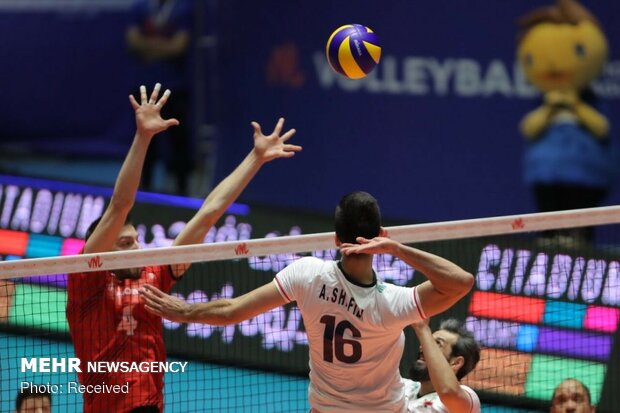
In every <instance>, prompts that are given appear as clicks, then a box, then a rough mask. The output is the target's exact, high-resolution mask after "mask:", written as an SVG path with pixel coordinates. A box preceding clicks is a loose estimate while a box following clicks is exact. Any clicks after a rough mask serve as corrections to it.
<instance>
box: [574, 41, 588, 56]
mask: <svg viewBox="0 0 620 413" xmlns="http://www.w3.org/2000/svg"><path fill="white" fill-rule="evenodd" d="M575 54H576V55H577V56H579V57H584V56H585V55H586V47H585V46H584V45H582V44H581V43H577V44H575Z"/></svg>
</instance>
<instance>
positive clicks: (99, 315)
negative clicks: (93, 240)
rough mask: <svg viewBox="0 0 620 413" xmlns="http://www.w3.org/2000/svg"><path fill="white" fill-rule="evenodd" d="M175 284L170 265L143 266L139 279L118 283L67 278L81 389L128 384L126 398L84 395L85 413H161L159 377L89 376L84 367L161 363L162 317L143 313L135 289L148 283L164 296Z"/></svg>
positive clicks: (87, 276)
mask: <svg viewBox="0 0 620 413" xmlns="http://www.w3.org/2000/svg"><path fill="white" fill-rule="evenodd" d="M174 282H175V279H174V277H173V275H172V272H171V270H170V267H169V266H159V267H144V268H142V269H141V272H140V278H138V279H135V280H131V279H124V280H118V279H117V278H116V277H115V276H114V275H113V274H112V272H110V271H103V272H92V273H78V274H70V275H69V277H68V284H67V293H68V294H67V295H68V299H67V320H68V321H69V331H70V332H71V338H72V340H73V346H74V348H75V354H76V356H77V357H78V358H79V359H80V368H81V370H82V372H81V373H78V378H79V381H80V383H81V384H82V385H98V384H103V383H104V382H105V384H106V385H117V384H118V385H125V384H129V393H128V394H123V393H111V392H108V393H94V392H85V393H83V397H84V412H85V413H96V412H105V413H112V412H114V413H125V412H128V411H130V410H131V409H134V408H136V407H140V406H150V405H157V406H159V408H160V410H162V411H163V404H164V399H163V387H164V373H142V372H127V373H125V372H108V373H93V372H89V371H88V369H87V367H88V366H87V363H88V362H89V361H90V362H98V361H106V362H110V361H113V362H122V361H124V362H130V363H131V362H153V361H161V362H163V361H166V349H165V347H164V340H163V328H162V321H161V317H158V316H156V315H154V314H152V313H150V312H148V311H147V310H146V309H145V308H144V303H143V300H142V298H141V297H140V293H139V289H140V287H142V286H143V285H144V284H146V283H148V284H151V285H154V286H156V287H157V288H159V289H161V290H162V291H165V292H168V291H170V288H171V287H172V285H173V284H174Z"/></svg>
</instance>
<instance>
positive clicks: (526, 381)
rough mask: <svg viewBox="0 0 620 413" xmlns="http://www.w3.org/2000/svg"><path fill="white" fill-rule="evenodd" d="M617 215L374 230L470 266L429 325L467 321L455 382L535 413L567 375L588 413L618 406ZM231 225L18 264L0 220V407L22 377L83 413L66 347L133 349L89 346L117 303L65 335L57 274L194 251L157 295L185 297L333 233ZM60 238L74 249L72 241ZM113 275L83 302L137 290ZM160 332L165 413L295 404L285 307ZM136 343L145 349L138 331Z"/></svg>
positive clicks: (144, 263)
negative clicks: (464, 370)
mask: <svg viewBox="0 0 620 413" xmlns="http://www.w3.org/2000/svg"><path fill="white" fill-rule="evenodd" d="M619 223H620V207H605V208H594V209H587V210H574V211H563V212H557V213H541V214H528V215H519V216H508V217H496V218H485V219H476V220H466V221H453V222H445V223H433V224H420V225H405V226H395V227H389V228H387V230H388V234H389V236H390V237H391V238H393V239H396V240H398V241H401V242H403V243H407V244H410V245H413V246H415V247H417V248H421V249H423V250H426V251H429V252H432V253H435V254H437V255H440V256H443V257H445V258H447V259H449V260H451V261H453V262H455V263H457V264H458V265H460V266H461V267H463V268H464V269H466V270H467V271H469V272H471V273H472V274H474V275H475V277H476V283H475V286H474V288H473V290H472V292H471V293H470V294H469V295H468V296H467V297H465V298H464V299H463V300H461V301H460V302H459V303H457V305H455V306H454V307H453V308H452V309H450V310H449V311H447V312H445V313H444V314H442V315H440V316H437V317H435V319H434V320H432V321H431V326H432V327H434V328H436V327H437V326H438V324H439V322H440V321H441V320H442V319H445V318H448V317H456V318H458V319H460V320H463V321H464V322H466V325H467V327H468V328H469V329H470V330H471V331H472V332H473V333H474V335H475V337H476V339H477V340H478V341H479V342H480V344H481V346H482V348H483V352H482V359H481V361H480V363H479V365H478V366H477V368H476V369H475V370H474V372H472V373H471V374H470V375H469V376H468V377H466V378H465V379H464V383H465V384H468V385H469V386H470V387H472V388H474V389H475V390H476V391H477V392H478V393H479V394H480V396H481V399H482V400H483V402H485V403H490V404H495V405H504V406H512V407H514V406H517V407H519V406H520V407H521V408H522V410H517V409H515V410H514V411H545V409H546V408H547V407H548V404H547V402H548V401H549V400H550V399H551V395H552V391H553V389H554V388H555V386H556V385H557V384H558V383H559V382H560V381H562V380H563V379H565V378H567V377H574V378H577V379H579V380H581V381H582V382H584V383H586V384H587V385H588V386H589V388H590V391H591V394H592V399H593V401H594V402H595V403H596V404H598V406H599V407H598V409H597V411H600V412H606V411H609V412H611V411H613V410H612V408H613V407H614V406H618V405H620V394H618V392H617V391H614V390H617V388H618V387H619V386H620V339H619V333H618V331H617V329H618V324H619V321H620V232H619V231H618V224H619ZM584 228H586V229H585V230H584ZM235 231H236V236H235V237H233V239H235V240H234V241H227V242H210V243H206V244H201V245H192V246H182V247H166V248H157V249H145V250H140V251H125V252H110V253H101V254H84V255H67V256H63V257H50V258H37V259H21V260H18V259H15V257H13V256H11V255H10V254H8V253H7V252H5V251H8V250H10V249H11V248H14V243H15V242H17V241H16V239H15V238H12V239H11V240H10V241H7V239H6V237H4V238H3V234H2V233H1V232H0V251H2V252H1V253H2V254H4V256H3V259H4V261H3V262H0V371H1V373H0V374H1V383H0V411H11V410H12V408H13V403H14V400H15V397H16V395H17V393H18V392H19V391H20V389H24V388H26V387H30V388H31V390H34V391H35V392H37V391H39V390H43V391H49V392H51V393H52V403H53V411H54V412H74V411H82V409H83V397H84V395H83V394H82V393H83V392H84V391H86V390H88V391H90V392H92V391H94V390H95V389H93V388H90V389H84V388H81V387H80V384H82V385H84V384H89V383H80V382H79V380H78V377H77V372H76V371H75V369H72V365H71V363H72V360H74V359H75V358H76V346H78V345H79V346H81V349H82V351H92V352H94V353H97V354H99V355H100V356H101V357H100V359H102V360H106V361H133V360H134V359H135V360H140V357H142V356H143V354H142V353H141V354H135V355H133V354H129V355H128V354H123V355H118V354H116V353H115V351H114V350H115V349H114V348H100V346H99V344H97V340H99V339H100V338H101V337H102V335H103V334H105V333H113V332H116V333H118V334H119V335H121V334H126V336H123V337H122V340H125V339H133V340H138V341H139V340H140V339H141V338H140V337H136V335H135V334H138V335H139V333H136V332H139V331H141V330H140V329H139V328H138V327H137V324H135V323H141V322H143V321H144V320H142V319H141V317H142V315H141V313H140V312H139V311H138V312H136V310H132V309H131V308H132V307H130V310H129V312H128V313H127V314H125V313H122V314H123V316H122V317H121V319H120V321H122V322H118V320H116V321H115V320H109V319H94V320H92V322H90V323H89V324H88V325H86V326H85V325H81V329H80V332H79V334H80V337H81V338H80V340H81V341H80V344H77V343H75V342H73V341H72V339H71V336H70V334H69V324H68V321H67V313H66V306H67V275H66V274H67V273H84V275H83V276H82V277H83V278H84V280H85V281H86V282H87V284H84V285H86V287H83V288H84V291H83V292H84V294H85V297H86V298H87V299H91V300H92V297H91V296H89V295H88V294H87V291H86V290H88V288H90V287H89V285H90V284H89V283H91V282H92V283H93V285H95V284H96V283H97V282H98V281H97V280H98V279H101V274H102V271H114V270H118V269H124V268H142V267H145V268H147V277H148V276H153V277H158V276H163V275H165V274H160V273H159V271H166V270H161V269H160V268H162V267H161V266H163V268H168V267H169V266H175V265H177V264H182V263H193V264H192V266H191V268H190V269H189V270H188V271H187V272H186V273H185V275H184V276H183V278H182V279H181V280H180V281H178V282H177V283H176V284H175V285H174V286H173V287H172V289H171V291H172V293H173V295H176V296H178V297H180V298H183V299H185V300H187V301H189V302H206V301H211V300H216V299H218V298H230V297H235V296H239V295H241V294H244V293H246V292H248V291H250V290H252V289H254V288H256V287H259V286H261V285H263V284H265V283H268V282H270V281H271V280H272V279H273V277H274V275H275V274H276V273H277V272H278V271H280V270H281V269H283V268H284V267H286V266H287V265H288V264H290V263H291V262H293V261H294V260H296V259H298V258H299V257H302V256H306V255H314V256H316V257H319V258H323V259H338V253H337V250H336V249H335V247H334V235H333V233H318V234H309V235H302V234H299V235H291V236H283V237H270V238H266V239H246V238H248V237H247V236H244V235H243V234H242V233H243V231H244V228H243V227H240V226H239V225H237V226H236V227H235ZM224 239H225V238H224ZM229 239H231V238H229ZM214 240H215V238H213V239H211V240H210V241H214ZM30 242H34V241H32V240H30ZM37 242H39V243H41V242H43V241H41V240H39V241H37ZM73 243H74V244H75V245H73V248H75V249H76V250H79V248H80V247H81V245H82V244H80V241H79V240H73ZM34 244H36V242H34ZM34 244H33V245H34ZM32 248H36V245H34V246H32ZM373 265H374V267H375V270H376V272H377V275H378V277H379V278H381V279H383V280H384V281H386V282H390V283H394V284H397V285H406V286H412V285H416V284H419V283H420V282H422V281H424V280H425V279H426V278H425V277H424V276H423V275H422V274H419V273H417V272H416V271H414V270H413V269H412V268H410V267H408V266H407V265H406V264H404V263H403V262H401V261H400V260H399V259H397V258H395V257H392V256H389V255H377V256H375V257H374V263H373ZM150 274H152V275H150ZM121 287H122V288H121ZM121 287H118V288H117V287H114V288H112V287H109V286H104V287H103V288H102V289H101V290H100V293H101V294H104V295H105V296H106V297H107V298H106V299H105V300H109V301H108V304H102V303H105V302H106V301H105V300H101V301H96V300H95V301H92V302H91V303H90V304H88V303H86V304H85V306H86V307H82V308H88V305H90V306H91V307H93V306H96V305H118V306H119V308H120V309H121V310H124V308H125V306H135V305H137V302H136V301H133V300H139V298H138V297H139V296H137V293H136V290H137V288H139V286H137V285H134V284H131V283H127V284H123V285H122V286H121ZM89 297H91V298H89ZM93 303H97V304H93ZM91 309H92V308H91ZM80 311H86V310H80ZM132 311H133V312H132ZM75 316H76V317H78V316H79V314H78V315H75ZM78 318H79V317H78ZM410 330H411V329H407V331H406V335H407V344H406V348H405V352H404V354H403V359H402V363H401V372H402V374H403V375H404V376H407V375H408V369H409V366H411V365H412V364H413V362H414V361H415V359H416V358H417V349H418V343H417V340H416V338H415V335H414V334H413V332H412V331H410ZM127 337H129V338H127ZM163 337H164V343H165V348H166V351H167V354H168V363H167V364H166V365H165V366H159V367H157V368H158V369H167V370H168V371H167V372H165V374H164V382H165V386H164V393H165V402H164V405H165V411H166V412H192V411H197V412H198V411H205V410H206V411H219V412H238V411H253V412H275V411H280V412H295V411H299V412H307V411H308V409H309V406H308V402H307V385H308V379H307V377H308V346H307V337H306V334H305V330H304V326H303V321H302V319H301V314H300V312H299V310H298V309H297V307H295V305H294V304H292V305H287V306H285V307H281V308H276V309H273V310H271V311H269V312H267V313H265V314H261V315H259V316H256V317H254V318H253V319H250V320H247V321H244V322H241V323H239V324H237V325H230V326H209V325H203V324H180V323H175V322H170V321H167V320H164V321H163ZM119 340H121V339H119ZM98 346H99V347H98ZM85 349H86V350H85ZM143 350H144V351H145V352H149V351H153V348H152V343H151V342H150V341H148V340H147V339H146V338H145V339H144V343H143ZM102 355H103V356H102ZM81 367H82V368H84V367H85V366H84V363H82V365H81ZM102 368H105V369H110V368H112V369H114V368H117V369H119V371H121V373H122V374H125V373H126V377H130V378H131V380H134V378H135V377H136V376H135V374H134V373H135V371H132V370H131V369H133V368H140V367H137V366H132V365H128V366H127V365H126V366H125V367H124V368H121V366H120V365H119V366H117V367H114V366H111V365H110V364H109V363H108V364H106V365H105V366H104V367H102ZM150 368H152V367H150ZM123 370H129V371H126V372H125V373H124V372H123ZM121 373H119V374H120V376H119V374H114V375H108V376H105V375H103V376H98V377H107V378H108V379H109V380H108V385H112V384H114V383H116V382H115V381H114V380H116V378H117V377H121V378H122V377H124V376H123V375H122V374H121ZM144 374H147V375H148V374H151V375H152V373H144ZM125 381H126V380H125ZM90 384H92V383H90ZM118 384H122V383H118ZM99 390H101V391H102V392H103V393H105V392H113V391H118V392H121V393H122V391H123V389H121V388H118V389H115V390H114V389H112V388H109V389H106V388H103V389H99ZM87 397H88V396H87ZM106 397H115V396H110V395H106ZM126 397H130V396H126ZM131 397H133V396H131ZM537 409H539V410H537ZM502 411H507V410H502Z"/></svg>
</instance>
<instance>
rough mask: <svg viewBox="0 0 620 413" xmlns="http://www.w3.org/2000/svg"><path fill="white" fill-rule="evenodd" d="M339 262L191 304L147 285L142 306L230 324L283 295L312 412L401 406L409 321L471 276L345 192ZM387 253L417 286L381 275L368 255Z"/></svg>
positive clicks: (367, 198)
mask: <svg viewBox="0 0 620 413" xmlns="http://www.w3.org/2000/svg"><path fill="white" fill-rule="evenodd" d="M335 228H336V245H338V246H339V247H340V252H341V254H342V260H341V261H322V260H319V259H316V258H311V257H307V258H301V259H299V260H298V261H296V262H294V263H293V264H291V265H290V266H288V267H287V268H285V269H284V270H282V271H281V272H279V273H278V274H277V275H276V277H275V279H274V281H273V282H271V283H268V284H266V285H264V286H262V287H259V288H257V289H255V290H253V291H251V292H249V293H247V294H244V295H242V296H240V297H236V298H232V299H221V300H214V301H210V302H208V303H194V304H188V303H186V302H184V301H183V300H180V299H178V298H176V297H172V296H170V295H168V294H164V293H163V292H161V291H159V290H157V289H156V288H154V287H151V286H146V287H145V288H144V290H143V291H142V295H143V297H144V300H145V303H146V308H147V309H149V310H150V311H152V312H154V313H155V314H158V315H160V316H162V317H165V318H167V319H170V320H173V321H178V322H202V323H207V324H216V325H223V324H233V323H238V322H240V321H242V320H246V319H249V318H252V317H254V316H256V315H258V314H260V313H263V312H265V311H268V310H270V309H272V308H275V307H277V306H282V305H284V304H286V303H287V302H292V301H295V302H297V305H298V306H299V309H300V310H301V315H302V317H303V320H304V325H305V327H306V330H307V333H308V343H309V347H310V388H309V401H310V405H311V406H312V411H313V412H321V413H328V412H329V413H337V412H351V411H355V412H405V411H406V405H405V383H404V382H403V380H402V378H401V375H400V372H399V363H400V359H401V356H402V353H403V347H404V341H405V338H404V334H403V328H404V327H406V326H407V325H409V324H412V323H414V322H417V321H422V320H424V319H425V318H426V317H430V316H433V315H435V314H438V313H440V312H442V311H445V310H446V309H448V308H450V307H451V306H452V305H454V304H455V303H456V302H457V301H458V300H460V299H461V298H462V297H463V296H465V295H466V294H467V293H468V292H469V290H470V289H471V287H472V285H473V283H474V278H473V276H472V275H471V274H469V273H468V272H466V271H464V270H463V269H462V268H460V267H459V266H457V265H456V264H454V263H452V262H450V261H448V260H446V259H443V258H441V257H438V256H436V255H433V254H429V253H427V252H424V251H421V250H418V249H415V248H411V247H408V246H406V245H403V244H401V243H399V242H396V241H393V240H391V239H389V238H385V237H384V236H385V231H384V230H383V228H381V214H380V212H379V205H378V204H377V201H376V200H375V199H374V198H373V197H372V196H371V195H370V194H368V193H366V192H353V193H351V194H349V195H346V196H344V197H343V198H342V199H341V201H340V203H339V205H338V207H337V208H336V214H335ZM378 253H388V254H391V255H393V256H395V257H398V258H399V259H401V260H402V261H403V262H405V263H407V264H408V265H410V266H412V267H413V268H415V269H416V270H418V271H419V272H421V273H423V274H424V275H425V276H426V277H427V278H428V280H427V281H425V282H423V283H421V284H420V285H419V286H417V287H414V288H408V287H400V286H395V285H391V284H388V283H383V282H380V281H378V280H377V277H376V274H375V272H374V270H373V268H372V256H373V254H378Z"/></svg>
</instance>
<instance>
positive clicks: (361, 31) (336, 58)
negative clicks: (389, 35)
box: [325, 24, 381, 79]
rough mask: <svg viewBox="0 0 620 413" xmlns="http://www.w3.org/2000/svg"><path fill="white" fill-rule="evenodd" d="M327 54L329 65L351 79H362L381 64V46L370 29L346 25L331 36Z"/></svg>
mask: <svg viewBox="0 0 620 413" xmlns="http://www.w3.org/2000/svg"><path fill="white" fill-rule="evenodd" d="M325 52H326V54H327V61H328V62H329V65H330V66H331V67H332V68H333V69H334V70H335V71H336V72H338V73H340V74H341V75H344V76H346V77H348V78H349V79H360V78H362V77H364V76H366V75H367V74H368V73H370V72H371V71H372V69H374V67H375V66H376V65H377V63H379V59H381V44H380V43H379V38H378V37H377V35H376V34H375V33H374V32H373V31H372V30H371V29H370V28H368V27H366V26H363V25H361V24H346V25H344V26H340V27H339V28H337V29H336V30H334V32H333V33H332V35H331V36H329V40H328V41H327V47H326V48H325Z"/></svg>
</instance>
